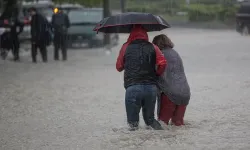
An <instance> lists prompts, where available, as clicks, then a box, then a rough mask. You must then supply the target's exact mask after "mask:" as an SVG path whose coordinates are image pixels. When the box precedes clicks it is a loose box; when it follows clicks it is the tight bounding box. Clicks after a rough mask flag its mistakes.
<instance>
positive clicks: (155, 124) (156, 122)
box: [149, 120, 164, 130]
mask: <svg viewBox="0 0 250 150" xmlns="http://www.w3.org/2000/svg"><path fill="white" fill-rule="evenodd" d="M149 126H150V127H151V128H153V129H154V130H164V129H163V127H162V126H161V124H160V123H159V122H158V121H157V120H154V122H153V123H152V124H151V125H149Z"/></svg>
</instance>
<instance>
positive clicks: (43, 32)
mask: <svg viewBox="0 0 250 150" xmlns="http://www.w3.org/2000/svg"><path fill="white" fill-rule="evenodd" d="M30 14H31V16H32V19H31V42H32V50H31V55H32V61H33V62H34V63H36V62H37V60H36V55H37V49H38V48H39V50H40V53H41V55H42V60H43V62H47V61H48V59H47V48H46V46H47V43H48V34H47V33H48V32H47V29H48V28H49V23H48V21H47V19H46V18H45V17H44V16H42V15H41V14H39V13H38V12H37V10H36V8H31V9H30Z"/></svg>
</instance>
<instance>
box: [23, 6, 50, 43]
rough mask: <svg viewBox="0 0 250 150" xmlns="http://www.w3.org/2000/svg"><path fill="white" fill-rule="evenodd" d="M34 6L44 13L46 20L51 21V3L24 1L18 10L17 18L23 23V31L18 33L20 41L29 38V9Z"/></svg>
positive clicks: (25, 40)
mask: <svg viewBox="0 0 250 150" xmlns="http://www.w3.org/2000/svg"><path fill="white" fill-rule="evenodd" d="M32 7H35V8H36V9H37V11H38V12H39V13H41V14H42V15H44V16H45V17H46V18H47V20H48V21H51V18H52V15H53V8H54V4H53V3H24V4H23V5H22V7H21V9H20V12H19V18H20V20H21V21H23V22H24V23H25V26H24V30H23V32H22V33H21V34H20V35H19V38H20V41H21V42H27V41H29V40H30V38H31V35H30V31H31V29H30V24H29V23H30V21H31V17H30V15H29V9H30V8H32Z"/></svg>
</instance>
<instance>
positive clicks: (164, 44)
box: [153, 34, 174, 50]
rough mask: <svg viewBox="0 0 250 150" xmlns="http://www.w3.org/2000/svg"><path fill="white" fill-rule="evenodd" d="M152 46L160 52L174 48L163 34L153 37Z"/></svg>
mask: <svg viewBox="0 0 250 150" xmlns="http://www.w3.org/2000/svg"><path fill="white" fill-rule="evenodd" d="M153 44H155V45H156V46H158V47H159V48H160V49H161V50H162V49H164V48H174V43H173V42H172V41H171V40H170V38H169V37H168V36H167V35H165V34H160V35H157V36H155V37H154V39H153Z"/></svg>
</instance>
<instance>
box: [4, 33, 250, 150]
mask: <svg viewBox="0 0 250 150" xmlns="http://www.w3.org/2000/svg"><path fill="white" fill-rule="evenodd" d="M166 33H167V34H168V35H169V36H170V37H171V38H172V40H173V42H174V43H175V44H176V48H175V49H176V50H177V51H178V52H179V53H180V55H181V56H182V58H183V61H184V65H185V70H186V73H187V77H188V80H189V83H190V86H191V90H192V99H191V101H190V105H189V106H188V109H187V112H186V122H187V124H188V125H187V126H185V127H182V128H177V127H167V130H166V131H160V132H157V131H150V130H146V129H144V125H143V122H141V126H142V127H141V129H140V131H137V132H132V133H130V132H128V131H127V130H126V117H125V108H124V89H123V87H122V84H123V83H122V79H123V76H122V74H121V73H118V72H116V70H115V61H116V56H117V54H118V50H119V47H116V48H113V52H112V53H111V55H105V53H104V51H103V50H102V49H96V50H72V51H69V60H68V61H67V62H60V61H59V62H54V61H52V58H53V56H52V55H51V56H50V59H49V62H48V63H47V64H44V63H38V64H32V63H31V59H30V58H29V56H28V55H24V56H23V57H22V62H21V63H14V62H11V61H0V149H1V150H57V149H58V150H69V149H72V150H78V149H79V150H117V149H138V150H140V149H159V150H166V149H176V150H179V149H180V150H196V149H197V150H200V149H203V150H206V149H232V150H235V149H242V150H248V149H250V142H249V141H250V127H249V124H250V116H249V114H250V109H249V107H250V101H249V99H250V92H249V91H250V76H249V75H250V69H249V64H250V52H249V46H250V42H249V40H250V38H249V37H241V36H240V35H238V34H237V33H235V32H234V31H213V30H193V29H171V30H167V31H166ZM156 34H157V33H154V35H156ZM150 37H151V40H152V38H153V34H151V36H150ZM125 39H126V35H122V36H121V40H125ZM50 53H51V52H50Z"/></svg>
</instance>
